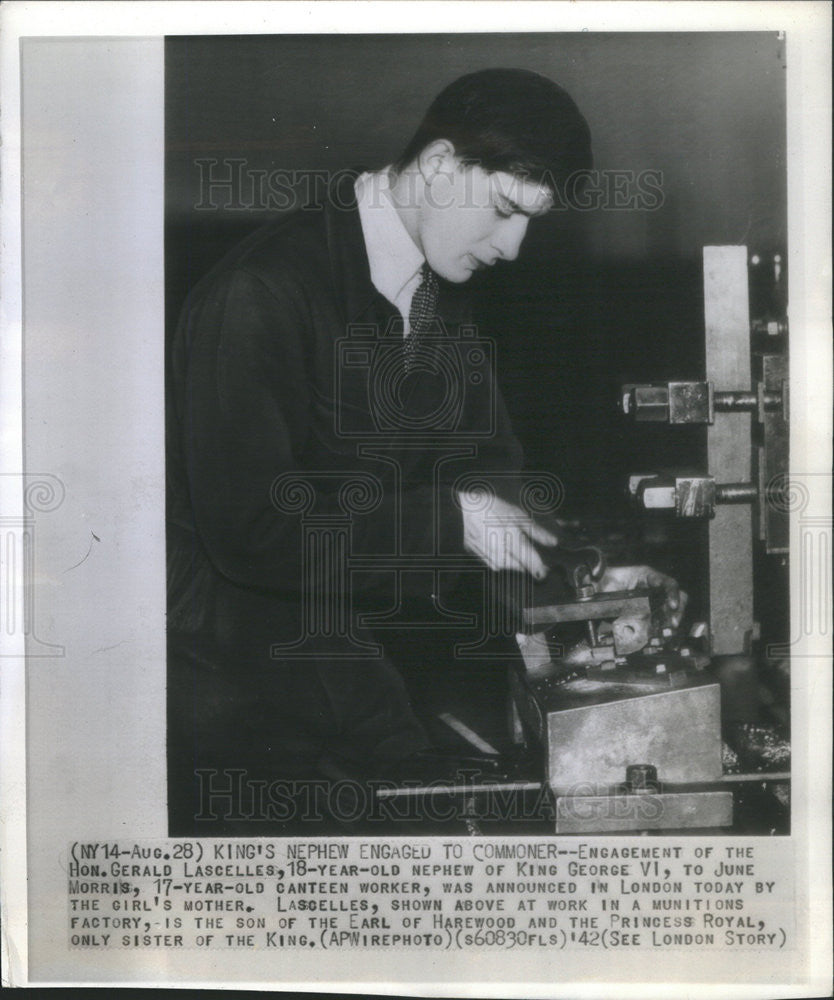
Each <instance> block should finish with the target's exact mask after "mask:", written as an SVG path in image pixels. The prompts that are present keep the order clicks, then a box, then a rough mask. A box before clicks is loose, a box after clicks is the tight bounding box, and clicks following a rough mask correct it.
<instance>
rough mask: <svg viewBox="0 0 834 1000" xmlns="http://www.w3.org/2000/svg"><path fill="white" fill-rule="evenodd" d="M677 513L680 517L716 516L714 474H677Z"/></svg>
mask: <svg viewBox="0 0 834 1000" xmlns="http://www.w3.org/2000/svg"><path fill="white" fill-rule="evenodd" d="M675 513H676V514H677V515H678V517H714V516H715V480H714V479H713V478H712V476H676V477H675Z"/></svg>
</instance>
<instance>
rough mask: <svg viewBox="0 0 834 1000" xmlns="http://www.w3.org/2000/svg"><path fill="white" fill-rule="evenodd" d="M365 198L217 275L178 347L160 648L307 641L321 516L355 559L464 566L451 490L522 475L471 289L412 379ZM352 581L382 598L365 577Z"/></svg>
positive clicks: (248, 252)
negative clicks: (365, 228)
mask: <svg viewBox="0 0 834 1000" xmlns="http://www.w3.org/2000/svg"><path fill="white" fill-rule="evenodd" d="M354 179H355V175H350V174H345V175H343V177H342V179H341V182H340V185H339V187H338V188H337V189H333V190H332V191H331V192H330V197H329V198H328V202H327V204H326V205H325V206H324V207H323V208H321V207H319V208H318V209H317V210H300V211H297V212H295V213H293V214H291V215H289V216H285V217H282V218H281V219H279V220H277V221H276V222H274V223H271V224H269V225H268V226H267V227H265V228H264V229H262V230H260V231H259V232H258V233H256V234H254V236H253V237H251V238H250V239H249V240H247V241H246V242H245V243H244V244H242V245H241V246H240V247H238V248H237V249H236V250H235V251H233V253H232V254H230V255H229V256H228V257H227V258H226V259H224V260H223V261H222V262H221V263H220V264H219V265H218V266H217V267H216V268H215V269H214V270H213V271H212V272H211V273H210V274H209V275H208V276H207V277H206V278H205V279H203V281H201V282H200V284H199V285H198V286H197V287H196V288H195V289H194V291H193V293H192V294H191V296H190V298H189V300H188V302H187V304H186V306H185V309H184V310H183V313H182V318H181V321H180V324H179V327H178V329H177V331H176V334H175V337H174V339H173V343H172V344H171V348H170V355H169V367H168V401H167V459H168V467H167V486H168V491H167V522H168V556H169V558H168V563H169V630H171V629H173V630H175V631H179V632H182V633H184V634H194V635H201V636H202V638H203V640H205V642H206V644H207V645H206V648H207V649H211V648H212V647H213V646H216V647H217V648H220V647H223V646H225V647H226V648H230V649H231V648H235V649H237V648H239V641H240V638H241V636H242V635H243V634H244V633H245V634H246V636H247V639H248V640H250V641H251V640H252V635H253V632H252V624H253V622H254V621H258V622H260V623H263V620H264V616H266V618H267V619H268V620H269V626H268V628H267V629H266V630H263V635H264V636H265V637H266V638H268V639H269V640H271V641H274V640H275V639H276V638H285V639H292V638H294V637H295V636H296V635H297V633H298V628H299V620H298V607H299V594H300V591H301V590H302V589H303V587H304V586H305V584H304V580H305V573H304V571H303V570H304V566H303V558H304V557H303V555H302V536H303V531H304V525H305V524H308V525H309V524H310V518H311V517H318V518H321V517H324V518H331V519H333V523H334V524H341V525H342V526H343V527H344V525H345V523H347V524H349V528H350V541H349V547H350V554H351V555H352V556H365V557H373V556H378V555H389V556H394V557H395V558H396V557H397V556H403V555H408V554H423V555H427V556H432V555H434V556H437V557H439V558H444V557H448V556H454V555H456V554H457V555H458V556H459V555H460V554H461V553H462V533H461V514H460V511H459V510H458V508H457V506H456V504H455V500H454V495H453V494H454V491H453V488H452V487H453V483H454V482H455V480H457V479H458V477H459V476H460V475H461V474H465V473H468V472H476V471H486V472H499V473H501V472H507V471H511V470H517V469H518V468H519V467H520V464H521V451H520V448H519V445H518V443H517V441H516V439H515V438H514V436H513V435H512V431H511V429H510V426H509V421H508V418H507V415H506V411H505V407H504V404H503V401H502V399H501V395H500V392H499V390H498V386H497V384H496V382H495V379H494V373H493V364H492V361H493V360H494V359H493V357H492V348H491V346H490V345H489V344H483V343H481V342H480V341H479V338H478V337H477V331H474V330H473V328H472V326H471V323H470V322H469V317H470V313H469V306H468V301H467V298H466V294H465V289H464V288H462V287H461V286H454V285H450V284H447V283H441V295H440V302H439V307H438V312H439V315H440V317H442V321H443V322H442V323H440V324H439V325H438V329H437V338H436V339H433V340H430V341H427V342H426V352H427V353H426V355H425V357H426V359H427V366H423V367H424V368H425V367H427V370H424V371H420V370H417V371H415V373H414V374H411V375H409V376H408V377H407V378H405V377H404V376H403V369H402V366H401V363H400V362H399V361H398V360H397V357H396V356H397V352H400V351H401V349H402V324H401V320H400V318H399V316H398V314H397V312H396V310H395V308H394V307H393V306H392V305H391V304H390V303H389V302H387V300H386V299H385V298H384V297H383V296H381V295H380V294H379V293H378V292H377V291H376V290H375V288H374V287H373V285H372V283H371V279H370V272H369V266H368V259H367V254H366V252H365V246H364V241H363V236H362V229H361V224H360V219H359V213H358V210H357V207H356V203H355V198H354V195H353V182H354ZM418 367H419V366H418ZM432 369H433V370H432ZM299 477H301V479H302V480H303V481H302V482H299ZM370 563H371V564H372V563H373V559H370ZM308 568H309V567H308ZM324 575H325V577H327V575H328V574H327V573H325V574H324ZM351 579H352V581H353V583H352V585H353V586H356V587H357V588H360V587H361V588H364V589H365V590H369V591H373V590H374V588H377V589H378V590H379V591H380V592H382V591H384V588H385V586H386V585H388V586H389V587H390V574H389V575H387V576H386V574H385V573H375V572H374V571H373V566H372V565H371V566H370V568H369V569H368V571H367V572H365V573H359V574H354V576H353V577H352V578H351ZM267 633H268V634H267ZM218 644H219V645H218Z"/></svg>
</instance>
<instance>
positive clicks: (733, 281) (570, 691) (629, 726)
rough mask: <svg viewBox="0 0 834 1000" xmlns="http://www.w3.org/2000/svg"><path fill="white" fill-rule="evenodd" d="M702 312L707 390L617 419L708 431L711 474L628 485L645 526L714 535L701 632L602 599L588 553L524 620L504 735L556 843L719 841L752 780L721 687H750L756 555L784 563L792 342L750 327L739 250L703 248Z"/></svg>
mask: <svg viewBox="0 0 834 1000" xmlns="http://www.w3.org/2000/svg"><path fill="white" fill-rule="evenodd" d="M779 262H780V261H779V258H776V263H777V268H776V275H775V277H776V280H777V282H778V280H779V278H780V274H779V268H778V264H779ZM704 297H705V321H706V369H707V379H705V380H689V381H683V380H680V381H674V382H668V383H666V384H643V385H640V384H628V385H625V386H623V389H622V392H621V400H620V403H621V409H622V411H623V413H624V414H625V415H627V416H629V417H632V418H634V419H635V420H636V421H638V422H640V421H651V422H658V421H663V422H666V423H668V424H670V425H680V424H693V423H695V424H702V425H704V426H705V427H706V428H707V455H708V461H709V472H695V473H693V472H691V471H689V470H686V471H681V470H675V471H672V472H665V473H664V472H660V471H656V472H652V473H641V474H635V475H632V476H631V477H630V480H629V491H630V493H631V495H632V497H633V499H634V500H635V501H636V503H637V504H638V506H640V507H641V508H642V509H644V510H646V511H655V512H656V511H667V512H669V513H671V514H673V515H674V516H676V517H679V518H704V519H707V520H708V521H709V622H708V623H702V624H699V625H697V626H694V627H693V629H692V631H691V633H690V634H688V635H685V636H679V635H675V634H674V633H673V631H672V630H671V629H668V628H663V626H662V624H660V623H659V622H658V619H657V617H656V615H655V613H654V609H653V608H652V604H651V600H652V598H651V595H650V594H649V593H648V592H645V591H644V592H635V591H632V592H626V593H614V594H611V593H597V592H596V587H595V583H594V580H595V577H597V576H598V575H599V572H600V567H601V553H599V552H598V551H595V550H584V552H583V553H562V554H561V556H559V557H558V558H557V560H556V561H557V563H558V564H559V567H560V569H561V570H562V571H563V573H564V575H566V576H567V577H568V580H569V582H570V585H571V588H572V593H569V594H568V595H567V596H566V595H565V593H564V591H559V590H558V589H557V590H556V591H554V587H553V583H552V582H550V581H546V582H545V583H544V584H543V585H540V586H538V587H535V588H534V589H533V592H532V597H531V600H530V602H529V603H528V606H527V607H525V608H523V609H522V615H523V622H524V626H525V628H526V630H527V631H528V632H529V633H531V636H530V637H528V639H527V640H526V641H523V642H522V653H523V655H524V659H525V663H526V667H527V669H526V671H525V672H520V671H514V670H511V671H510V686H511V692H512V706H513V709H512V711H513V727H514V730H515V734H516V738H517V739H519V740H521V739H524V738H527V737H529V735H530V734H532V738H533V739H534V740H536V741H538V742H539V744H540V746H541V747H542V750H543V755H544V767H545V774H546V780H547V783H548V784H549V786H550V788H551V790H552V792H553V794H554V795H555V797H556V830H557V832H564V833H570V832H585V833H587V832H605V831H613V830H641V829H665V830H670V829H684V828H689V829H692V828H712V827H726V826H729V825H731V824H732V822H733V793H732V791H731V790H730V786H731V783H732V781H733V780H735V781H736V782H742V781H743V780H744V779H745V778H751V777H752V778H755V777H756V775H755V774H753V775H740V774H736V775H732V774H725V767H724V761H725V757H726V754H725V751H726V750H727V746H726V742H725V741H726V740H727V739H728V735H729V734H728V727H727V726H726V725H725V726H724V727H723V728H722V712H721V692H722V686H721V684H720V683H719V678H720V677H721V664H722V661H727V662H731V663H732V664H733V670H734V671H735V672H736V673H739V669H740V667H739V665H740V664H741V673H743V674H744V673H746V674H748V675H751V674H753V673H754V672H755V662H754V645H755V642H756V639H757V638H758V637H759V635H760V629H759V626H758V624H757V623H756V621H755V619H754V572H753V561H754V539H755V540H756V541H758V542H760V543H761V549H762V551H763V552H764V553H766V554H768V555H771V556H774V555H775V556H782V555H784V554H785V553H786V552H787V544H788V527H789V525H788V506H787V504H786V503H785V502H784V494H785V490H786V487H787V472H788V424H787V419H788V381H787V374H788V373H787V352H786V348H785V339H786V331H787V326H786V323H785V322H784V321H782V320H779V319H775V318H773V317H772V316H770V317H765V318H764V319H759V320H754V321H753V322H752V323H751V320H750V308H749V298H748V258H747V251H746V248H744V247H706V248H705V250H704ZM756 340H758V341H760V342H762V341H763V345H764V349H763V350H760V351H758V352H756V353H754V354H753V356H752V357H751V342H755V341H756ZM745 504H746V505H752V507H753V516H752V519H751V513H750V509H749V506H747V507H745V506H742V505H745ZM583 556H584V563H583ZM577 629H578V631H577ZM707 667H711V668H712V669H710V670H707V669H706V668H707ZM734 735H735V737H736V740H735V741H734V742H737V745H736V746H735V747H730V751H729V752H730V754H731V755H732V754H733V752H734V751H739V755H740V756H741V757H743V758H744V759H745V761H749V760H750V759H751V754H750V753H749V752H747V751H750V749H751V747H750V744H751V741H752V740H754V739H756V738H761V736H762V727H756V726H752V725H746V726H744V725H742V726H736V727H735V734H734ZM765 735H768V734H767V733H765ZM745 741H746V742H745ZM776 742H779V740H778V739H776ZM783 742H784V741H783ZM783 757H784V754H783V755H782V759H783ZM776 778H777V779H779V780H780V781H781V782H782V785H783V786H784V783H785V781H786V779H787V775H786V774H785V773H784V768H783V769H782V770H781V771H780V772H779V773H778V774H776ZM763 780H767V778H766V776H765V778H764V779H763ZM782 791H784V787H783V788H782Z"/></svg>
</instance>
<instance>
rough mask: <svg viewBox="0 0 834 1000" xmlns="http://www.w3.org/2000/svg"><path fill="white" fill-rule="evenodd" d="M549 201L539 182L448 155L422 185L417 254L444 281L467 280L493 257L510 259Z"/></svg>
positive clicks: (496, 259) (546, 191)
mask: <svg viewBox="0 0 834 1000" xmlns="http://www.w3.org/2000/svg"><path fill="white" fill-rule="evenodd" d="M552 204H553V197H552V195H551V193H550V191H549V190H548V189H547V188H546V187H544V186H543V185H540V184H537V183H534V182H533V181H530V180H525V179H524V178H521V177H517V176H514V175H513V174H507V173H501V172H496V173H487V172H486V171H485V170H483V169H482V168H481V167H478V166H463V165H461V163H460V161H459V160H458V159H457V158H456V157H449V159H448V162H447V163H446V164H445V165H444V166H443V167H441V169H438V170H437V172H436V173H434V174H433V175H432V176H431V177H430V178H429V180H428V182H427V184H426V189H425V199H424V204H423V206H422V211H421V213H420V224H419V238H420V241H421V244H422V250H423V253H424V254H425V257H426V260H427V261H428V263H429V266H430V267H431V268H432V269H433V270H434V271H435V272H436V273H437V274H439V275H440V276H441V277H443V278H445V279H446V280H447V281H453V282H456V283H460V282H464V281H468V280H469V278H470V277H471V276H472V274H473V273H474V272H475V271H480V270H482V269H483V268H486V267H491V266H492V265H493V264H494V263H495V262H496V261H498V260H515V258H516V257H517V256H518V252H519V249H520V248H521V243H522V241H523V240H524V236H525V234H526V232H527V225H528V223H529V222H530V219H531V218H533V217H535V216H538V215H543V214H544V213H545V212H547V211H548V210H549V209H550V208H551V206H552Z"/></svg>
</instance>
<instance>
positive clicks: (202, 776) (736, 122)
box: [165, 32, 790, 835]
mask: <svg viewBox="0 0 834 1000" xmlns="http://www.w3.org/2000/svg"><path fill="white" fill-rule="evenodd" d="M500 55H501V60H502V63H501V64H500V65H498V66H496V65H494V63H495V60H496V58H497V57H498V53H497V51H496V45H495V39H494V38H492V37H490V36H488V35H487V36H484V35H478V34H472V35H468V36H461V35H457V36H445V37H443V39H442V41H441V42H440V43H438V39H437V38H436V37H432V36H416V37H409V38H389V37H382V38H381V37H374V36H371V37H349V38H345V37H335V38H327V37H321V36H311V37H305V38H303V39H298V38H280V37H270V36H261V37H257V38H247V37H243V38H186V39H179V38H170V39H168V40H167V42H166V109H167V117H166V154H167V159H166V247H165V251H166V279H167V284H166V306H167V307H168V310H169V323H170V327H171V334H170V338H169V341H168V355H167V365H168V377H167V385H168V396H167V398H166V413H167V416H166V432H167V436H166V449H167V459H168V466H167V520H166V530H167V546H168V587H169V590H168V602H169V603H168V712H169V715H168V759H169V767H170V771H169V815H170V817H171V819H170V822H171V833H172V834H188V835H194V834H199V833H207V834H211V833H212V832H214V830H215V829H216V830H217V831H218V832H220V833H228V832H231V831H234V832H236V833H238V834H240V835H246V834H247V833H254V832H255V829H256V828H257V829H259V830H260V829H263V830H264V831H265V832H266V831H270V832H277V833H280V832H282V829H283V827H284V826H286V828H287V830H293V829H296V830H298V831H299V832H302V831H306V832H308V833H309V832H312V831H313V830H314V829H315V825H314V824H315V823H316V822H318V823H320V824H321V829H322V831H323V832H325V831H328V830H331V831H334V832H340V833H343V834H348V833H359V832H372V831H374V830H375V828H377V829H379V830H380V832H381V824H385V821H386V820H390V824H393V825H390V824H386V826H387V828H388V830H389V832H391V833H394V834H396V833H397V832H404V830H403V829H402V828H401V829H400V830H399V831H398V826H399V825H400V824H407V823H409V822H411V823H412V824H413V823H414V822H415V821H416V822H417V826H416V827H415V829H419V820H420V819H422V818H423V817H422V815H421V814H422V813H425V816H426V819H427V820H430V819H431V818H432V817H436V816H438V815H444V816H449V817H450V820H449V822H448V823H447V824H445V825H443V824H441V825H439V826H433V825H432V823H431V822H429V823H427V824H425V825H424V826H423V828H422V830H421V832H423V833H432V832H439V831H440V830H445V832H447V833H451V832H454V831H455V829H456V828H457V832H460V833H463V834H465V833H466V832H467V831H468V830H471V829H473V828H476V827H477V826H478V825H479V823H480V822H481V819H482V816H481V814H483V819H484V821H491V820H495V821H496V822H497V823H498V826H496V827H494V830H495V832H499V831H500V832H512V833H517V832H518V833H520V832H522V831H521V829H520V827H519V826H518V823H519V821H521V822H529V823H530V824H531V826H530V829H531V830H532V829H535V828H536V826H535V824H536V822H537V821H539V822H540V824H541V825H540V826H539V830H540V832H545V831H549V832H553V831H554V829H555V830H556V831H557V832H571V833H599V832H609V831H612V830H618V831H628V830H630V831H638V832H639V831H641V830H645V829H655V830H656V829H664V830H677V829H683V828H694V829H697V830H698V831H704V830H709V829H714V830H716V831H717V830H735V831H738V832H744V833H761V834H774V833H780V834H784V833H786V832H788V831H789V829H790V823H789V815H790V810H789V788H790V725H789V723H790V703H789V690H790V683H789V681H790V663H789V655H788V639H789V635H788V623H789V618H788V604H789V601H788V575H787V566H788V562H787V555H788V532H787V523H788V521H787V519H788V504H789V502H790V498H789V496H788V463H789V450H788V430H787V415H788V395H787V394H788V388H787V387H788V374H789V373H788V338H789V331H788V323H787V307H788V299H789V295H788V281H789V276H788V269H787V204H786V183H787V171H786V128H785V55H784V37H782V36H780V35H779V33H770V34H767V33H758V32H750V33H739V34H729V35H726V36H720V35H716V34H712V33H705V34H701V35H699V36H697V37H693V36H690V35H685V34H666V33H660V34H653V35H649V34H639V33H637V34H629V35H627V36H616V35H614V36H611V35H608V36H600V37H588V36H584V35H578V36H577V35H574V36H566V35H560V34H553V35H542V34H538V35H513V34H510V35H504V36H503V37H502V44H501V53H500ZM504 63H506V64H507V67H509V68H505V67H504V65H503V64H504ZM241 67H247V73H248V76H249V80H250V83H249V86H248V88H247V90H246V91H245V92H243V91H241V89H240V88H239V87H238V86H236V85H235V84H236V81H237V80H238V79H239V74H240V72H241ZM466 70H469V72H466ZM554 78H558V80H557V79H554ZM380 80H385V81H387V85H386V86H383V87H381V86H380ZM566 88H567V89H566ZM661 89H662V92H663V100H662V102H658V100H657V96H658V94H659V92H660V91H661ZM435 91H436V92H437V93H436V94H435ZM577 102H578V103H577ZM583 109H584V113H583ZM707 109H711V110H710V112H709V114H707ZM719 109H720V110H719ZM589 118H590V122H589ZM681 123H686V127H681ZM762 150H767V151H768V153H767V155H766V156H763V155H762V154H761V151H762ZM696 206H698V208H697V210H696ZM259 222H260V223H262V225H261V226H260V227H258V226H257V223H259ZM248 230H254V232H253V233H252V234H251V235H248V236H243V234H244V233H247V231H248ZM242 236H243V239H242V240H241V237H242ZM230 246H231V249H229V247H230ZM705 247H706V249H705ZM218 258H219V260H218ZM186 293H187V295H188V297H187V298H186V299H185V300H184V299H183V296H184V294H186ZM182 301H185V305H182V304H181V303H182ZM177 314H179V315H178V318H177V320H176V326H175V317H176V316H177ZM415 331H416V332H415ZM754 561H755V571H754ZM687 598H688V599H687ZM728 779H733V780H732V781H729V780H728ZM369 781H370V782H371V784H370V785H368V784H366V783H367V782H369ZM375 782H382V784H375ZM353 783H355V784H356V787H352V784H353ZM709 784H713V785H715V787H714V788H701V787H700V786H702V785H709ZM469 785H471V786H472V787H471V788H469V787H468V786H469ZM496 785H498V786H500V787H499V792H500V794H499V796H498V798H496V796H495V795H493V794H491V793H490V789H493V788H494V787H495V786H496ZM545 786H546V787H547V788H548V789H550V790H552V791H553V792H554V793H556V795H558V800H557V802H556V803H554V801H552V800H551V799H550V796H542V795H541V794H537V793H539V792H540V789H541V788H543V787H545ZM401 787H402V789H403V792H402V794H401V795H398V790H399V789H400V788H401ZM450 787H453V788H458V787H459V788H461V789H463V790H462V791H457V792H454V793H450V792H449V788H450ZM482 787H484V788H485V790H484V791H483V792H480V791H479V789H481V788H482ZM647 787H648V788H650V789H652V790H653V794H652V795H651V797H650V798H648V799H647V798H645V796H644V792H645V790H646V788H647ZM421 788H425V795H424V796H421V792H420V789H421ZM667 788H668V792H667V791H664V789H667ZM516 793H517V794H516ZM612 795H613V797H610V796H612ZM431 797H433V798H434V800H435V801H434V802H433V803H430V802H429V803H427V802H426V801H421V799H424V798H431ZM400 800H401V801H400ZM482 800H483V801H482ZM383 803H385V805H383ZM647 804H648V808H646V806H647ZM623 807H625V808H623ZM557 810H558V819H557V816H556V811H557ZM631 810H633V815H626V814H627V813H629V812H630V811H631ZM502 812H503V813H506V815H502ZM648 813H651V814H652V815H648ZM528 814H529V815H528ZM412 817H413V818H412ZM299 821H300V822H301V826H300V827H299V826H298V822H299ZM502 821H504V822H503V823H502ZM253 824H255V826H253ZM554 824H555V826H554ZM525 832H527V831H526V830H525Z"/></svg>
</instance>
